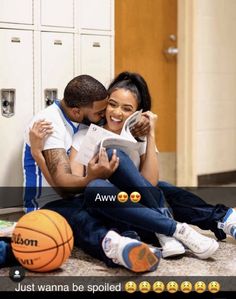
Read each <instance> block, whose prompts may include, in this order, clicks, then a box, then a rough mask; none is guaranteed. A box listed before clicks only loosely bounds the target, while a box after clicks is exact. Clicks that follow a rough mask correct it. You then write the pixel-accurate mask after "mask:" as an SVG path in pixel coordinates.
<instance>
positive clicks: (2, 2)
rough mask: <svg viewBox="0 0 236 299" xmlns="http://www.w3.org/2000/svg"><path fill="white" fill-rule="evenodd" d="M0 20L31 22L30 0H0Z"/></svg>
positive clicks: (31, 7)
mask: <svg viewBox="0 0 236 299" xmlns="http://www.w3.org/2000/svg"><path fill="white" fill-rule="evenodd" d="M0 22H4V23H5V22H7V23H19V24H33V5H32V0H20V1H19V0H0Z"/></svg>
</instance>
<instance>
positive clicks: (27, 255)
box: [12, 209, 74, 272]
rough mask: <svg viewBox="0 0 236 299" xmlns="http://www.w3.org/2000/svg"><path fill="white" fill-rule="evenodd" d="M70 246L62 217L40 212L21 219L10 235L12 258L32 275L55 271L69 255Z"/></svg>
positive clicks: (71, 243)
mask: <svg viewBox="0 0 236 299" xmlns="http://www.w3.org/2000/svg"><path fill="white" fill-rule="evenodd" d="M73 243H74V238H73V233H72V230H71V228H70V226H69V224H68V223H67V221H66V220H65V218H64V217H62V216H61V215H59V214H58V213H56V212H53V211H50V210H44V209H42V210H37V211H33V212H30V213H28V214H26V215H24V216H23V217H21V218H20V220H19V221H18V222H17V225H16V227H15V229H14V231H13V235H12V250H13V253H14V255H15V257H16V258H17V260H18V261H19V262H20V263H21V265H22V266H23V267H25V268H27V269H29V270H32V271H36V272H47V271H52V270H54V269H57V268H59V267H60V266H61V265H62V264H63V263H64V262H65V261H66V260H67V258H68V257H69V256H70V254H71V250H72V248H73Z"/></svg>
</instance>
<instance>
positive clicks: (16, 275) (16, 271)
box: [9, 267, 25, 282]
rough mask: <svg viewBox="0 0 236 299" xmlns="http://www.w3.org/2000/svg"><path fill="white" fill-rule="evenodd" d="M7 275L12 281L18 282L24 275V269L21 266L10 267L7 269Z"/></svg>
mask: <svg viewBox="0 0 236 299" xmlns="http://www.w3.org/2000/svg"><path fill="white" fill-rule="evenodd" d="M9 277H10V279H11V280H12V281H14V282H20V281H22V280H23V279H24V277H25V270H24V269H23V268H22V267H12V268H11V269H10V271H9Z"/></svg>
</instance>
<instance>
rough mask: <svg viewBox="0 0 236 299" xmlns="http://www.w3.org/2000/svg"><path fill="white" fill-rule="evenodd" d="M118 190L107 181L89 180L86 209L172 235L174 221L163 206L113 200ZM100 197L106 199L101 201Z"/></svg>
mask: <svg viewBox="0 0 236 299" xmlns="http://www.w3.org/2000/svg"><path fill="white" fill-rule="evenodd" d="M119 192H120V190H119V189H118V188H117V187H116V186H114V185H113V184H112V183H111V182H109V181H106V180H102V179H97V180H94V181H92V182H90V183H89V184H88V186H87V188H86V190H85V193H84V196H85V204H86V206H87V209H88V211H89V212H90V213H93V215H103V216H104V217H106V218H108V219H110V220H112V221H120V222H121V223H124V224H127V225H131V226H133V227H137V228H140V229H143V230H146V231H149V232H159V233H161V234H165V235H167V236H172V235H173V233H174V231H175V229H176V222H175V220H174V219H172V218H169V217H167V216H166V215H165V214H164V213H163V208H156V209H150V208H148V207H146V206H144V205H142V204H140V203H132V202H130V201H127V202H125V203H120V202H119V201H117V200H114V199H115V198H116V195H117V194H118V193H119ZM98 198H99V200H98ZM102 198H103V199H106V201H105V202H104V201H103V200H102V201H101V200H100V199H102ZM109 199H111V200H109Z"/></svg>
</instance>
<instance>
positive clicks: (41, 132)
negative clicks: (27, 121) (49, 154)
mask: <svg viewBox="0 0 236 299" xmlns="http://www.w3.org/2000/svg"><path fill="white" fill-rule="evenodd" d="M52 132H53V127H52V125H51V123H50V122H48V121H45V120H39V121H36V122H35V123H34V124H33V126H32V128H31V129H30V131H29V139H30V145H31V153H32V155H33V157H34V155H36V154H37V153H39V152H42V150H43V146H44V140H45V138H47V137H48V136H49V135H50V134H52Z"/></svg>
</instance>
